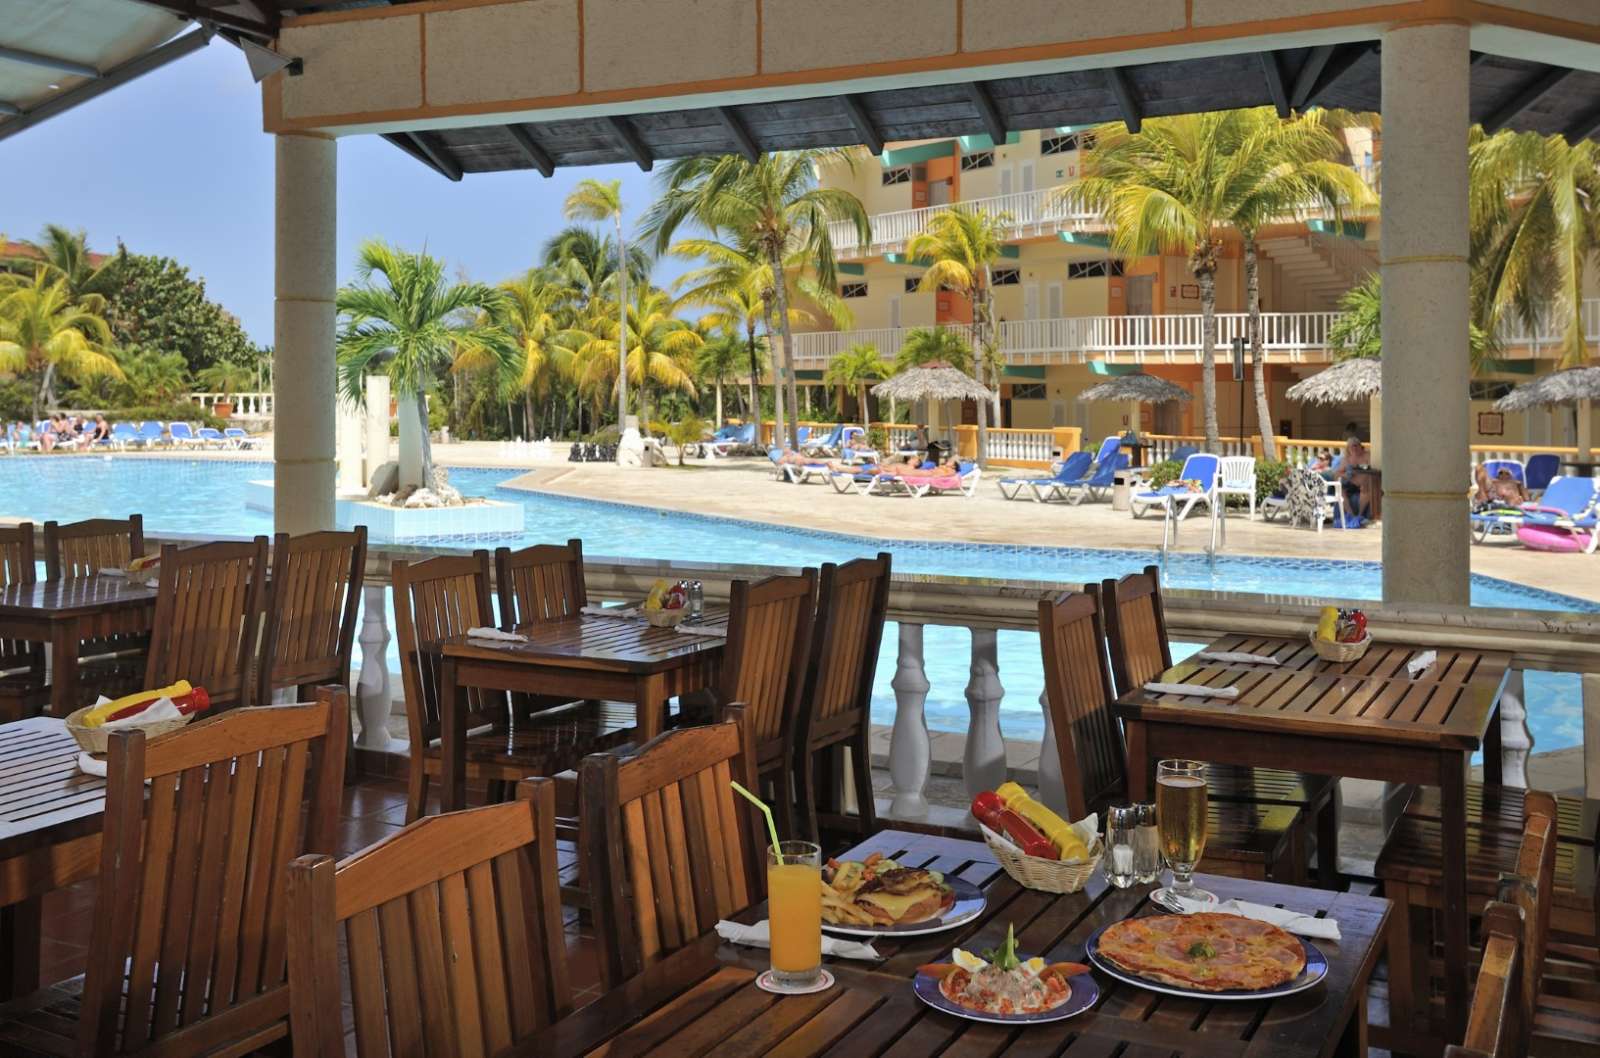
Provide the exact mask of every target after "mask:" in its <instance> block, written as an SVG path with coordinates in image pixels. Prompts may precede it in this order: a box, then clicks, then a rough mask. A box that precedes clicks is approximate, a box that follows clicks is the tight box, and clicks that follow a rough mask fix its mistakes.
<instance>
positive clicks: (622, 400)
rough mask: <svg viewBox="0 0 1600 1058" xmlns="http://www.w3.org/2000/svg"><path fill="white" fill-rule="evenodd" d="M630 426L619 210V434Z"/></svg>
mask: <svg viewBox="0 0 1600 1058" xmlns="http://www.w3.org/2000/svg"><path fill="white" fill-rule="evenodd" d="M627 428H628V244H627V243H626V242H625V241H623V238H622V213H621V211H620V210H619V211H618V212H617V436H618V437H621V436H622V431H623V430H626V429H627Z"/></svg>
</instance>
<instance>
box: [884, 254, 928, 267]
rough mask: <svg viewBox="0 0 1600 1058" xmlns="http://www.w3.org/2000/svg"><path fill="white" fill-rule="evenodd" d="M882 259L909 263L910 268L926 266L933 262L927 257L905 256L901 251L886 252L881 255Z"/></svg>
mask: <svg viewBox="0 0 1600 1058" xmlns="http://www.w3.org/2000/svg"><path fill="white" fill-rule="evenodd" d="M883 259H884V260H885V261H888V262H889V263H890V264H897V265H909V266H911V267H912V268H926V267H928V266H929V265H931V264H933V261H932V260H931V259H929V258H927V257H907V256H906V255H905V254H903V253H886V254H884V255H883Z"/></svg>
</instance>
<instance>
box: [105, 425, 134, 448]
mask: <svg viewBox="0 0 1600 1058" xmlns="http://www.w3.org/2000/svg"><path fill="white" fill-rule="evenodd" d="M138 443H139V431H138V430H135V429H134V428H133V423H131V422H114V423H112V424H111V444H112V446H113V447H116V448H122V449H125V448H127V447H128V446H129V445H131V444H138Z"/></svg>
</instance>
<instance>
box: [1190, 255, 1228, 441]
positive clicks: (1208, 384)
mask: <svg viewBox="0 0 1600 1058" xmlns="http://www.w3.org/2000/svg"><path fill="white" fill-rule="evenodd" d="M1194 276H1195V279H1196V280H1198V281H1199V283H1200V403H1201V405H1202V411H1203V413H1204V415H1205V431H1206V451H1207V452H1213V453H1220V452H1221V451H1222V439H1221V438H1220V437H1219V436H1218V431H1217V276H1216V272H1215V271H1214V270H1213V269H1212V268H1209V267H1200V268H1197V269H1195V271H1194Z"/></svg>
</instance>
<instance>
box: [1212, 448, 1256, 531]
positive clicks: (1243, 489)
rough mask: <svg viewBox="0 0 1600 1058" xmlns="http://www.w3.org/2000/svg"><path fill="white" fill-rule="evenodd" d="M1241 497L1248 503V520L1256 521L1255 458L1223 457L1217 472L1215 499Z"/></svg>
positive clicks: (1223, 499) (1224, 500)
mask: <svg viewBox="0 0 1600 1058" xmlns="http://www.w3.org/2000/svg"><path fill="white" fill-rule="evenodd" d="M1229 496H1243V497H1245V498H1246V499H1247V500H1249V501H1250V520H1251V521H1252V522H1253V521H1255V520H1256V457H1255V456H1223V457H1222V464H1221V469H1220V470H1218V472H1217V499H1218V500H1219V501H1221V502H1227V498H1228V497H1229Z"/></svg>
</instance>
